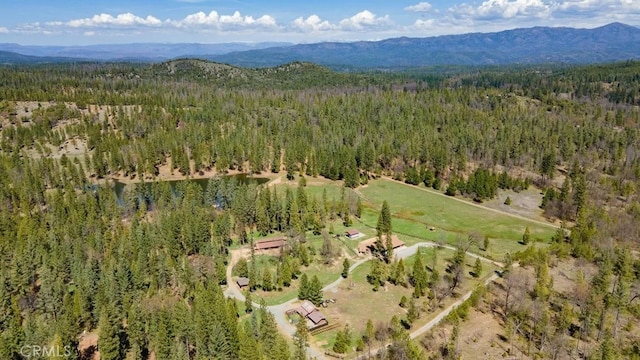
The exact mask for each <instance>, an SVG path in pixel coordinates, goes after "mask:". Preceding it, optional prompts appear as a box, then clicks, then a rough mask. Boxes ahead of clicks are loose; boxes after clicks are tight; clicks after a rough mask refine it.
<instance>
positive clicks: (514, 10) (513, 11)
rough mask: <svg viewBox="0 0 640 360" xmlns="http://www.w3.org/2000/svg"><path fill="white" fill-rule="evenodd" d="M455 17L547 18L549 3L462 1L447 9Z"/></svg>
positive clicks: (513, 0)
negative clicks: (480, 2)
mask: <svg viewBox="0 0 640 360" xmlns="http://www.w3.org/2000/svg"><path fill="white" fill-rule="evenodd" d="M449 12H450V13H452V14H453V15H454V16H456V17H463V18H471V19H477V20H494V19H499V18H502V19H513V18H547V17H548V16H549V14H550V12H551V4H548V3H545V2H543V1H542V0H487V1H484V2H482V4H480V5H479V6H477V7H474V6H472V5H469V4H467V3H463V4H461V5H458V6H454V7H452V8H450V9H449Z"/></svg>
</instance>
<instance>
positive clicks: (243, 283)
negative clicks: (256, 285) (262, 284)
mask: <svg viewBox="0 0 640 360" xmlns="http://www.w3.org/2000/svg"><path fill="white" fill-rule="evenodd" d="M236 284H238V287H239V288H240V289H243V288H245V287H247V286H249V279H248V278H246V277H239V278H238V280H236Z"/></svg>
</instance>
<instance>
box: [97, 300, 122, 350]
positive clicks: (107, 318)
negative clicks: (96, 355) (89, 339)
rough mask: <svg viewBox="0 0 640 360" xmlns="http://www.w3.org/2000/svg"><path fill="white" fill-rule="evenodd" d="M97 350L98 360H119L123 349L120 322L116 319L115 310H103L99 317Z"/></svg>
mask: <svg viewBox="0 0 640 360" xmlns="http://www.w3.org/2000/svg"><path fill="white" fill-rule="evenodd" d="M98 331H99V335H98V350H99V351H100V359H105V360H111V359H114V360H115V359H121V358H122V356H123V349H122V347H121V336H122V322H121V321H120V319H119V318H118V317H117V312H116V311H115V309H113V308H111V309H105V310H104V311H103V312H102V315H101V316H100V322H99V324H98Z"/></svg>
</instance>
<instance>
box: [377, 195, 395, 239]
mask: <svg viewBox="0 0 640 360" xmlns="http://www.w3.org/2000/svg"><path fill="white" fill-rule="evenodd" d="M391 231H392V227H391V210H389V203H387V200H385V201H383V202H382V210H381V211H380V215H379V216H378V224H377V225H376V232H377V236H378V237H379V238H381V237H382V235H388V236H391Z"/></svg>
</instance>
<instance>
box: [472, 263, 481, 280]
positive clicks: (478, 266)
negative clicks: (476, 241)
mask: <svg viewBox="0 0 640 360" xmlns="http://www.w3.org/2000/svg"><path fill="white" fill-rule="evenodd" d="M481 274H482V261H480V258H476V263H475V265H474V266H473V277H476V278H478V277H480V275H481Z"/></svg>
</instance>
